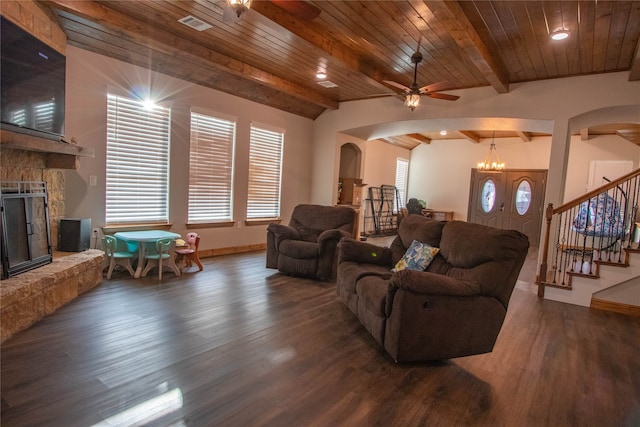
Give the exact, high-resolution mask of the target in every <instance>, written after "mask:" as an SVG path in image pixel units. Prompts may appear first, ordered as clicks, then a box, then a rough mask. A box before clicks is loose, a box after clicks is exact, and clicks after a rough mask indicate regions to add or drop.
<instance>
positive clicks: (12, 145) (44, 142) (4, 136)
mask: <svg viewBox="0 0 640 427" xmlns="http://www.w3.org/2000/svg"><path fill="white" fill-rule="evenodd" d="M0 147H2V148H3V149H5V148H9V149H14V150H25V151H38V152H41V153H47V154H48V156H47V167H48V168H52V169H77V168H78V159H79V158H80V157H94V156H95V152H94V150H93V148H87V147H82V146H79V145H76V144H68V143H66V142H57V141H53V140H50V139H46V138H40V137H37V136H33V135H26V134H21V133H17V132H11V131H7V130H2V133H1V134H0Z"/></svg>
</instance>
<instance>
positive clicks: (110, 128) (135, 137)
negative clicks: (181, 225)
mask: <svg viewBox="0 0 640 427" xmlns="http://www.w3.org/2000/svg"><path fill="white" fill-rule="evenodd" d="M169 122H170V110H169V109H168V108H164V107H159V106H155V107H154V108H148V107H147V108H145V106H144V104H143V103H142V102H141V101H137V100H133V99H128V98H123V97H119V96H116V95H112V94H108V95H107V177H106V187H107V190H106V213H105V216H106V222H107V224H123V223H140V222H167V221H168V220H169V214H168V199H169Z"/></svg>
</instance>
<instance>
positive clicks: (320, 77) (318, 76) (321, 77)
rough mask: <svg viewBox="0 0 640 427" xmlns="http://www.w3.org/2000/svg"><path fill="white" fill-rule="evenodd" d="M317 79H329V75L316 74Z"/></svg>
mask: <svg viewBox="0 0 640 427" xmlns="http://www.w3.org/2000/svg"><path fill="white" fill-rule="evenodd" d="M316 78H318V79H326V78H327V73H325V72H324V71H318V72H317V73H316Z"/></svg>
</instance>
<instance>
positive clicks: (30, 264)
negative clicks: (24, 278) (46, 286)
mask: <svg viewBox="0 0 640 427" xmlns="http://www.w3.org/2000/svg"><path fill="white" fill-rule="evenodd" d="M0 200H1V203H2V204H1V206H2V213H1V214H2V222H1V223H0V237H1V238H2V263H1V264H2V269H1V272H2V275H1V278H2V279H7V278H9V277H10V276H15V275H18V274H20V273H24V272H25V271H29V270H32V269H34V268H38V267H41V266H43V265H46V264H49V263H50V262H51V261H52V253H51V235H50V233H49V208H48V203H47V184H46V182H44V181H5V180H2V181H0Z"/></svg>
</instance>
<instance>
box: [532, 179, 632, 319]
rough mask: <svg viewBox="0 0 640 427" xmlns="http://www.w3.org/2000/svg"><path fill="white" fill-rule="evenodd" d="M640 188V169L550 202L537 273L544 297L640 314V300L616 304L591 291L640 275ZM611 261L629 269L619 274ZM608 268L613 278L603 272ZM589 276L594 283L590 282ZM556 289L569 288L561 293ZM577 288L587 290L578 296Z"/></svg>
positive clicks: (539, 293) (539, 289) (539, 292)
mask: <svg viewBox="0 0 640 427" xmlns="http://www.w3.org/2000/svg"><path fill="white" fill-rule="evenodd" d="M639 193H640V169H638V170H636V171H634V172H631V173H629V174H627V175H625V176H622V177H620V178H618V179H616V180H614V181H612V182H610V183H607V184H605V185H603V186H601V187H599V188H597V189H594V190H593V191H590V192H588V193H586V194H585V195H583V196H581V197H579V198H577V199H574V200H572V201H570V202H568V203H565V204H563V205H562V206H560V207H558V208H554V207H553V205H552V204H549V205H548V207H547V210H546V215H545V217H546V230H545V234H544V241H543V246H542V248H543V254H542V261H541V264H540V267H539V274H538V275H537V278H536V284H537V285H538V296H539V297H545V298H548V299H555V300H559V301H563V302H569V303H574V304H578V305H585V306H591V307H596V306H597V307H598V308H603V309H612V308H613V309H614V311H624V312H631V314H636V311H637V314H638V315H640V306H638V307H635V306H634V305H632V306H631V307H627V308H625V307H623V308H620V309H615V304H607V303H606V301H605V302H602V303H601V302H599V301H598V300H597V299H594V298H592V297H591V294H592V293H595V292H598V291H600V290H602V289H605V288H607V287H610V286H614V285H616V284H617V283H620V282H624V281H625V280H627V279H630V278H632V277H637V276H640V248H639V246H638V243H637V242H636V241H635V239H634V237H635V234H636V233H635V231H636V218H637V216H638V203H639V199H640V194H639ZM610 267H613V268H614V269H617V268H622V269H627V270H626V271H625V272H624V273H623V274H616V273H613V272H612V271H613V270H611V269H610ZM605 271H606V272H607V273H606V274H607V275H608V276H609V277H608V278H605V277H603V275H604V274H605ZM618 276H619V277H618ZM589 281H594V283H593V284H587V282H589ZM612 281H613V282H612ZM574 286H575V288H574ZM549 288H551V289H549ZM556 289H561V290H563V291H568V292H567V293H566V294H564V295H561V293H558V292H557V291H555V290H556ZM547 290H549V292H547V295H545V292H546V291H547ZM574 291H577V292H574ZM585 292H587V293H589V295H588V298H587V295H585ZM549 293H553V294H554V295H549ZM574 293H575V295H576V296H578V295H580V294H582V295H581V296H579V297H577V298H573V297H572V294H574ZM554 296H555V297H554ZM594 301H595V304H594Z"/></svg>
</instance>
